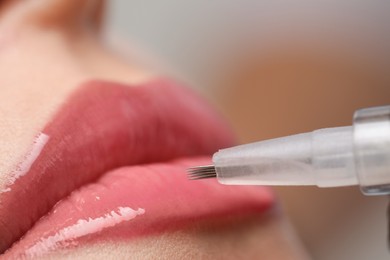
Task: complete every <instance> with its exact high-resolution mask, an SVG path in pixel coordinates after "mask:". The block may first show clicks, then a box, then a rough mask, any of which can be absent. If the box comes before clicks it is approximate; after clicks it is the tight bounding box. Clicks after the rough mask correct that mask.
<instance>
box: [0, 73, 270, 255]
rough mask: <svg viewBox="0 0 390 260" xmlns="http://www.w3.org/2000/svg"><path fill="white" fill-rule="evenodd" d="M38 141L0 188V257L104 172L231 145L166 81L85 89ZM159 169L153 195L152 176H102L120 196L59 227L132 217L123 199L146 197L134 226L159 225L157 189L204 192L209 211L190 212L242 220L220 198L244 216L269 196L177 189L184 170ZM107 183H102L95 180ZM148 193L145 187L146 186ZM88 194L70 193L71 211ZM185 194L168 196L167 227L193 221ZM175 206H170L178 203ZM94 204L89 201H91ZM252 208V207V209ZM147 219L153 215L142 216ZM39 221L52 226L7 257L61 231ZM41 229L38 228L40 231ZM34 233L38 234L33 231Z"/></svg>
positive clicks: (129, 172)
mask: <svg viewBox="0 0 390 260" xmlns="http://www.w3.org/2000/svg"><path fill="white" fill-rule="evenodd" d="M37 140H38V141H37V142H36V144H35V145H34V146H33V148H32V149H31V151H30V152H29V153H28V154H27V155H26V157H25V160H24V162H21V164H20V165H19V166H18V171H15V172H13V173H11V174H10V176H11V177H10V180H11V181H10V185H9V186H7V187H6V192H3V193H1V194H0V201H1V211H0V234H2V238H1V240H0V252H3V251H4V250H6V249H7V248H9V247H10V246H11V244H12V243H13V242H15V241H16V240H18V239H19V238H20V237H21V236H22V235H24V234H25V233H26V232H27V231H28V230H29V229H31V227H32V226H33V225H34V223H36V222H37V220H38V219H39V218H41V217H42V216H44V215H45V214H47V213H48V212H49V211H50V209H51V208H52V207H53V206H54V205H55V204H56V203H57V202H59V201H60V200H61V199H64V198H65V197H66V196H68V195H69V194H70V193H71V192H72V191H74V190H76V189H79V188H80V187H82V186H83V185H87V184H89V183H93V182H94V181H96V180H97V179H98V178H99V177H100V176H102V175H103V174H104V173H105V172H107V171H110V170H113V169H115V168H119V167H122V166H128V165H137V164H148V163H154V162H163V161H168V160H172V159H175V158H179V157H186V156H196V155H207V154H211V153H212V152H214V151H215V150H217V149H219V148H222V147H226V146H229V145H232V135H231V134H230V133H229V132H227V131H226V127H225V126H224V124H223V122H221V120H220V119H219V117H218V115H216V114H215V113H214V112H212V110H211V109H210V108H209V107H208V106H207V105H206V104H205V103H203V102H202V101H201V100H200V99H198V98H197V97H196V96H195V95H194V94H193V93H192V92H190V91H189V90H188V89H186V88H183V87H180V86H178V85H176V84H175V83H173V82H171V81H168V80H156V81H152V82H149V83H147V84H144V85H142V86H125V85H121V84H117V83H109V82H102V81H91V82H88V83H86V84H84V85H83V86H81V87H80V88H79V90H78V91H77V92H75V93H74V94H73V95H72V96H71V97H69V99H68V101H67V102H66V103H65V104H64V105H63V107H62V108H61V109H60V110H59V112H58V113H57V114H56V115H55V117H54V118H53V120H52V122H50V123H49V124H48V125H47V126H46V127H45V128H44V130H43V131H42V133H41V134H40V135H38V137H37ZM42 140H44V141H42ZM26 161H27V163H25V162H26ZM167 167H173V168H172V171H173V172H174V174H170V175H169V176H164V178H166V182H162V184H161V186H160V184H158V182H156V180H158V178H157V176H160V177H161V176H162V173H161V171H160V170H159V169H158V167H157V169H155V170H154V172H156V174H148V173H145V171H144V172H143V173H142V170H141V173H142V175H141V173H140V172H138V174H136V173H135V172H137V169H139V168H137V167H135V168H131V169H129V168H123V169H119V170H117V171H114V172H113V173H110V172H109V173H108V174H105V175H104V177H103V179H101V180H108V183H118V181H116V178H118V175H116V174H119V176H120V175H121V174H123V176H124V175H126V182H128V186H126V187H131V188H132V189H130V190H126V189H125V188H124V186H121V187H120V189H117V190H111V191H110V192H106V193H103V194H100V195H98V196H99V197H102V198H106V199H107V198H111V199H107V201H109V202H105V203H103V202H100V201H94V203H95V204H96V205H95V204H94V203H92V202H89V203H86V204H85V205H87V206H84V207H83V208H84V210H85V211H82V212H78V213H79V214H77V212H73V213H69V214H70V215H68V214H66V215H67V216H68V217H69V218H68V219H69V221H70V222H68V223H66V225H68V226H72V225H74V223H76V222H77V221H78V220H80V219H89V218H92V219H93V218H94V217H96V218H98V217H101V214H103V213H104V212H105V214H107V213H110V212H112V211H115V210H117V209H118V208H116V207H123V208H125V207H126V208H130V207H131V209H132V210H137V209H138V208H137V206H136V204H137V203H138V202H137V200H132V199H133V198H132V196H131V190H133V191H134V190H139V192H141V191H142V192H145V195H144V196H145V197H148V198H150V199H149V202H147V201H142V200H141V201H140V202H139V203H140V204H139V205H140V206H139V207H140V208H141V207H145V209H144V210H145V214H141V211H137V212H138V213H137V214H138V215H139V216H138V215H137V214H135V215H136V217H135V218H134V221H142V220H143V219H144V218H147V219H150V221H151V222H149V224H151V223H153V220H156V219H158V218H159V216H160V217H161V216H164V214H162V213H164V212H160V215H159V214H158V212H155V213H153V212H154V210H156V209H157V208H160V207H161V206H159V204H158V203H155V204H150V202H151V201H153V197H156V189H158V187H165V188H172V186H177V185H179V186H180V185H181V186H183V187H187V188H189V189H195V187H198V186H199V187H198V189H197V191H196V194H198V195H199V196H200V195H201V194H202V193H209V192H212V193H213V194H214V193H215V194H216V197H215V199H214V200H213V201H214V203H212V204H207V205H209V206H205V205H206V204H205V205H203V206H202V203H201V202H200V201H199V203H198V206H197V207H198V208H205V209H207V212H204V214H203V215H202V216H212V215H213V214H217V213H218V212H221V209H218V207H215V205H218V204H221V203H222V204H223V205H224V207H225V208H224V210H225V211H226V210H228V209H235V210H236V211H240V210H242V207H241V206H240V207H239V206H237V205H238V204H237V205H236V206H234V205H230V206H228V205H226V204H227V202H228V201H227V200H226V197H225V196H227V197H228V198H229V201H232V200H233V201H235V200H237V202H240V203H239V204H240V205H244V206H248V205H252V206H251V207H250V208H252V209H254V208H256V209H258V210H259V209H261V210H264V209H265V208H267V207H268V206H269V205H270V204H272V203H271V202H272V195H271V193H270V191H269V190H268V189H264V188H260V189H259V188H257V189H256V190H257V193H259V195H258V196H260V198H261V199H260V200H254V198H253V196H242V195H240V194H246V193H248V192H249V193H250V194H252V193H253V188H252V187H247V188H239V189H241V190H242V192H241V193H238V192H237V187H236V188H234V190H235V191H236V192H231V191H230V192H221V193H218V192H217V190H219V189H218V187H219V185H215V184H214V186H215V187H214V186H213V188H210V187H209V186H208V184H207V185H203V184H202V183H205V182H198V183H189V181H187V180H186V179H183V177H184V176H185V175H184V172H183V168H180V167H178V166H176V167H175V166H167ZM21 168H22V169H21ZM141 169H144V168H142V167H141ZM180 169H181V170H180ZM146 172H147V171H146ZM106 175H108V177H107V176H106ZM112 175H114V177H112ZM135 175H137V177H136V178H135V177H134V176H135ZM115 176H116V177H115ZM128 176H130V177H131V176H132V177H131V178H130V177H129V178H130V179H131V180H132V181H130V182H129V179H128V178H127V177H128ZM180 176H181V177H180ZM106 177H107V178H108V179H104V178H106ZM153 178H155V179H153ZM153 180H154V182H153ZM135 181H137V182H138V181H139V182H140V185H134V184H133V185H132V183H131V182H133V183H135ZM150 183H154V186H153V185H150ZM91 185H92V184H91ZM144 185H149V186H150V189H147V190H144V188H143V186H144ZM191 187H192V188H191ZM89 188H90V187H85V189H87V190H83V189H84V187H83V188H82V189H81V190H80V191H79V192H75V194H76V195H74V196H76V198H79V199H80V201H86V199H87V198H88V196H89V195H88V194H90V192H89V191H88V189H89ZM214 189H215V190H214ZM229 189H231V188H229ZM119 190H120V192H119ZM168 190H169V189H165V191H168ZM259 190H260V191H259ZM126 192H127V193H126ZM187 192H188V191H187V190H186V189H177V194H176V195H180V194H181V195H183V196H182V198H181V199H180V200H177V201H176V202H177V203H178V204H177V205H176V207H175V208H174V209H178V210H176V213H175V214H178V215H176V217H178V216H181V217H182V219H191V218H194V217H197V216H198V214H199V210H196V207H195V208H194V209H193V210H192V211H191V210H187V211H185V210H184V209H187V208H188V203H190V202H192V200H193V197H192V196H188V195H186V194H188V193H187ZM77 194H78V195H77ZM116 194H117V195H116ZM169 194H171V193H169V192H166V193H161V196H162V199H161V200H159V202H160V204H161V205H164V204H165V203H167V201H171V202H174V197H170V195H169ZM189 194H191V193H189ZM218 194H219V195H218ZM234 194H236V195H234ZM119 195H121V196H119ZM198 195H197V196H198ZM72 196H73V195H72ZM72 196H71V197H70V198H72ZM164 196H165V197H164ZM202 196H205V195H202ZM124 197H126V198H128V200H126V201H122V200H121V198H124ZM130 198H131V199H130ZM175 198H176V199H177V198H178V196H175ZM94 199H95V200H96V197H94ZM106 199H105V200H106ZM164 199H165V200H164ZM65 201H66V199H65V200H63V201H61V202H59V203H58V205H65V204H67V203H68V204H69V201H68V202H67V203H66V202H65ZM119 202H121V203H119ZM134 202H136V204H134ZM71 203H73V206H74V205H77V200H76V201H72V202H71ZM254 204H256V205H257V206H256V207H255V206H254ZM93 205H95V206H93ZM73 206H69V207H73ZM69 207H68V209H69ZM87 208H89V210H88V209H87ZM56 209H57V210H60V211H61V210H66V209H67V207H66V206H58V207H57V206H56ZM142 209H143V208H142ZM183 210H184V211H183ZM66 211H67V210H66ZM150 211H151V212H152V213H153V214H150V215H149V213H148V212H150ZM222 211H223V210H222ZM69 212H71V211H69ZM167 212H168V211H167ZM64 213H65V212H64ZM133 213H134V212H133ZM206 213H207V214H206ZM103 215H104V214H103ZM135 215H134V216H135ZM48 216H50V217H51V218H53V219H54V220H47V219H48V217H46V218H43V219H42V220H40V221H39V222H38V223H36V225H35V226H34V227H33V228H32V229H31V232H28V233H27V235H26V236H25V238H23V239H22V240H21V241H20V243H17V244H16V246H15V250H14V248H12V249H11V250H10V253H12V251H15V252H18V253H17V254H19V253H20V250H22V251H23V250H25V249H26V246H27V247H31V246H32V245H33V244H34V243H36V242H37V241H38V240H40V239H44V238H45V237H44V236H43V235H42V234H46V235H47V234H50V233H52V232H54V233H55V232H59V231H60V230H61V228H65V226H63V224H61V223H62V222H61V220H55V219H56V217H54V214H49V215H48ZM56 216H57V215H56ZM112 216H113V215H112ZM108 217H109V215H108ZM138 219H139V220H138ZM56 221H57V222H56ZM72 221H73V222H72ZM130 222H131V221H130V220H129V223H130ZM184 222H186V221H184ZM45 223H51V224H50V225H48V224H45ZM167 225H168V224H167ZM42 226H43V227H45V228H43V229H40V227H42ZM149 226H153V225H149ZM37 229H38V231H34V230H37ZM40 232H43V233H40ZM104 233H106V232H104ZM3 234H5V235H3ZM29 234H32V235H29ZM138 234H140V233H138ZM49 236H50V235H49ZM85 237H89V236H82V237H81V239H83V238H85ZM94 237H96V235H95V236H94ZM29 239H30V240H29ZM23 241H25V242H23ZM23 243H26V244H23ZM19 244H20V245H19ZM7 254H8V253H7Z"/></svg>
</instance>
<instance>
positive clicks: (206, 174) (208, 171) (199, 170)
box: [187, 165, 217, 180]
mask: <svg viewBox="0 0 390 260" xmlns="http://www.w3.org/2000/svg"><path fill="white" fill-rule="evenodd" d="M187 174H188V178H189V179H190V180H200V179H206V178H216V177H217V172H216V171H215V166H214V165H205V166H197V167H191V168H188V169H187Z"/></svg>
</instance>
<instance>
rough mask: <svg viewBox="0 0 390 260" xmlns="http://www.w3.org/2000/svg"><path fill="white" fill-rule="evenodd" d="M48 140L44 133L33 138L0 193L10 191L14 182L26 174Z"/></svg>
mask: <svg viewBox="0 0 390 260" xmlns="http://www.w3.org/2000/svg"><path fill="white" fill-rule="evenodd" d="M49 138H50V137H49V136H48V135H46V134H44V133H39V134H38V135H37V136H36V137H35V139H34V142H33V145H32V147H31V149H30V151H29V152H28V153H27V154H26V156H25V157H24V158H23V160H22V161H21V163H19V164H18V165H17V166H16V169H15V170H14V171H13V172H12V173H11V174H10V176H9V177H8V181H7V182H6V186H5V188H3V189H0V193H4V192H9V191H11V186H12V185H13V184H14V183H15V181H16V180H17V179H19V178H20V177H22V176H24V175H25V174H27V173H28V171H29V170H30V168H31V166H32V165H33V163H34V162H35V160H36V159H37V158H38V156H39V155H40V154H41V152H42V149H43V148H44V147H45V145H46V143H47V142H48V141H49Z"/></svg>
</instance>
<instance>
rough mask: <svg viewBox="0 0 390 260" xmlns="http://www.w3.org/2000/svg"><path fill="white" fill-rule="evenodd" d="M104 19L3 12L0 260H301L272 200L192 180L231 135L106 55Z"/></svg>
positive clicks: (7, 7) (50, 7)
mask: <svg viewBox="0 0 390 260" xmlns="http://www.w3.org/2000/svg"><path fill="white" fill-rule="evenodd" d="M103 11H104V3H103V2H102V1H97V0H90V1H88V0H85V1H77V0H40V1H38V0H35V1H12V0H9V1H3V2H1V4H0V71H1V73H0V140H1V145H0V253H4V252H5V253H4V254H3V255H1V257H4V258H7V257H8V258H18V257H19V258H23V257H25V258H33V257H36V258H43V257H49V258H57V257H72V258H75V257H86V258H87V257H88V258H91V257H95V258H96V257H101V258H115V257H120V258H167V259H172V258H180V259H182V258H221V259H225V258H239V257H242V258H245V259H248V258H249V259H254V258H261V257H264V258H265V259H281V258H282V259H288V258H299V259H302V258H303V257H305V253H304V251H303V250H302V249H301V247H300V245H299V243H298V242H297V241H296V240H295V238H294V237H293V236H292V232H291V231H290V230H289V228H288V225H286V223H285V221H284V220H283V219H282V217H281V215H280V212H279V211H278V210H276V208H277V207H275V198H274V195H273V193H272V191H271V190H269V189H267V188H264V187H228V186H222V185H220V184H218V183H217V182H216V181H215V180H203V181H188V180H187V178H186V175H185V169H186V168H187V167H190V166H194V165H202V164H207V163H209V162H210V158H209V156H207V155H210V154H211V153H213V152H214V151H216V150H218V149H219V148H222V147H226V146H229V145H232V144H233V143H234V140H233V137H232V134H231V133H230V132H229V131H228V130H227V129H226V126H225V124H224V122H223V121H222V120H220V119H219V117H218V115H217V114H216V113H215V112H214V111H213V110H212V109H211V108H210V107H209V106H208V105H207V104H205V103H204V102H203V101H202V100H201V99H200V98H199V97H198V96H196V95H195V94H194V93H192V92H191V91H190V90H189V89H188V88H186V87H183V86H181V85H180V84H179V83H176V82H174V81H173V80H171V79H168V78H166V77H163V76H161V75H159V74H158V72H156V71H152V70H150V69H146V68H142V67H141V66H137V65H136V64H133V63H129V61H124V60H123V59H122V58H121V56H120V55H117V54H116V53H114V52H113V51H112V50H110V49H109V48H108V47H107V46H105V44H104V42H103V41H102V39H101V26H102V22H103ZM130 62H131V61H130Z"/></svg>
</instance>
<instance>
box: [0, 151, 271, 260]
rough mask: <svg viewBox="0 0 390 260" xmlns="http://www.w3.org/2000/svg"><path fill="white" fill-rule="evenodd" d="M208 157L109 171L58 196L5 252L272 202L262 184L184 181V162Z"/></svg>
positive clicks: (257, 209) (178, 223) (240, 211)
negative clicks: (242, 185)
mask: <svg viewBox="0 0 390 260" xmlns="http://www.w3.org/2000/svg"><path fill="white" fill-rule="evenodd" d="M208 162H209V161H208V159H205V158H197V159H187V160H179V161H175V162H171V163H158V164H150V165H145V166H128V167H123V168H120V169H117V170H114V171H111V172H108V173H107V174H105V175H104V176H103V177H102V178H101V179H100V180H99V181H98V182H96V183H94V184H90V185H87V186H84V187H83V188H81V189H80V190H78V191H75V192H73V193H72V194H71V196H70V197H68V198H67V199H64V200H62V201H60V202H59V203H58V204H57V205H56V206H55V207H54V208H53V210H52V211H51V212H50V213H49V214H48V215H47V216H46V217H45V218H43V219H41V220H40V221H39V222H38V223H37V224H36V225H35V226H34V227H33V229H31V230H30V231H29V232H28V233H27V235H26V236H25V237H24V238H23V239H22V240H21V241H20V242H19V243H17V244H16V245H15V246H14V247H13V248H12V249H11V250H10V251H9V252H7V253H6V255H5V256H7V257H10V258H12V257H21V256H27V257H39V256H42V255H44V254H46V253H48V252H51V251H55V250H60V249H63V248H64V247H67V248H68V247H78V246H83V245H85V244H89V243H94V242H98V241H102V240H103V241H104V240H110V241H112V240H113V239H120V240H128V239H134V238H136V237H140V236H145V235H148V234H151V233H153V234H155V233H161V232H166V231H168V230H172V229H180V228H183V227H185V226H188V225H191V223H194V222H196V223H198V222H199V221H203V220H210V219H213V218H220V217H223V218H225V217H227V216H235V215H248V214H256V213H261V212H264V211H265V210H267V209H269V208H270V206H271V205H272V204H273V201H274V197H273V195H272V192H271V191H270V190H269V189H268V188H265V187H239V186H224V185H220V184H219V183H218V182H217V181H216V180H215V179H212V180H201V181H188V179H187V178H186V174H185V168H186V167H189V166H192V165H197V164H204V163H208ZM53 227H55V228H53Z"/></svg>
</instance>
